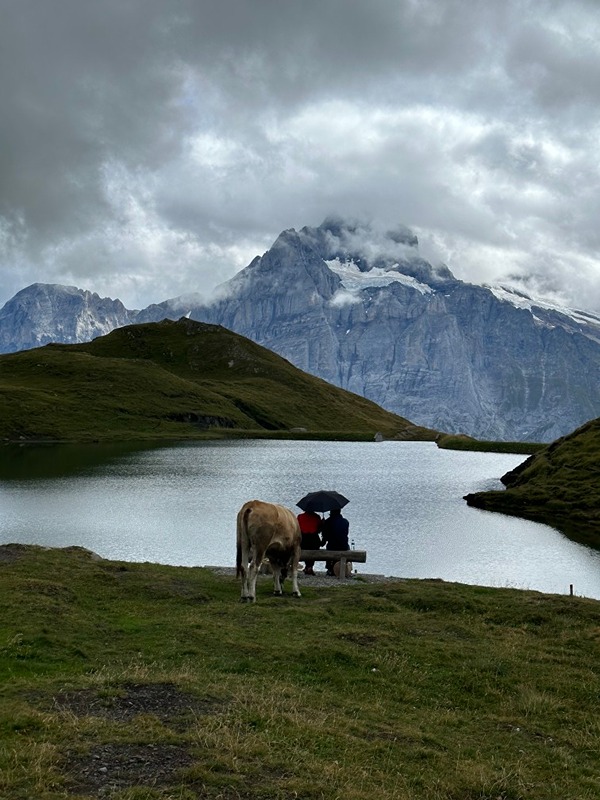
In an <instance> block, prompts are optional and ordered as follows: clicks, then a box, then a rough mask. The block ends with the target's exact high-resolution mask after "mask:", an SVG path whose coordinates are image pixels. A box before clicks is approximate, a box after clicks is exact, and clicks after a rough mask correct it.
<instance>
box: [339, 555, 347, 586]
mask: <svg viewBox="0 0 600 800" xmlns="http://www.w3.org/2000/svg"><path fill="white" fill-rule="evenodd" d="M342 578H344V579H345V578H346V559H345V558H344V556H342V557H341V558H340V571H339V573H338V581H339V580H341V579H342Z"/></svg>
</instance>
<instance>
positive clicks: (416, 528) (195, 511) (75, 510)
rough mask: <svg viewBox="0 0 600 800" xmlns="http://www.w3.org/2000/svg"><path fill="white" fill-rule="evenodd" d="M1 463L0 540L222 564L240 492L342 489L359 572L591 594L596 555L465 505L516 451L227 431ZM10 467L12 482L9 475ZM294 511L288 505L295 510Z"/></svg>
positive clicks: (596, 586) (492, 484)
mask: <svg viewBox="0 0 600 800" xmlns="http://www.w3.org/2000/svg"><path fill="white" fill-rule="evenodd" d="M19 450H20V452H18V453H17V456H16V459H14V460H13V459H12V456H11V466H10V467H8V466H7V465H6V463H4V464H3V465H2V467H1V468H0V477H1V478H2V480H0V541H1V542H9V541H20V542H23V543H37V544H44V545H49V546H66V545H71V544H76V545H82V546H84V547H88V548H90V549H91V550H94V551H96V552H98V553H99V554H100V555H102V556H105V557H107V558H115V559H123V560H131V561H157V562H162V563H169V564H183V565H204V564H215V565H232V564H233V562H234V559H235V516H236V513H237V511H238V509H239V508H240V507H241V505H242V504H243V503H244V502H245V501H246V500H249V499H253V498H259V499H262V500H267V501H271V502H280V503H283V504H284V505H287V506H289V507H291V508H294V506H295V503H296V502H297V500H298V499H300V497H302V496H303V495H304V494H306V493H307V492H309V491H314V490H315V489H321V488H331V489H336V490H337V491H340V492H341V493H342V494H344V495H345V496H346V497H348V498H350V504H349V505H348V506H347V507H346V509H345V514H346V516H347V517H348V519H349V520H350V533H351V538H353V539H354V540H355V542H356V546H357V547H358V548H360V549H366V550H367V551H368V562H367V564H366V565H365V566H361V567H360V569H361V570H362V571H366V572H378V573H383V574H386V575H398V576H406V577H416V578H443V579H445V580H452V581H460V582H463V583H475V584H483V585H492V586H514V587H518V588H533V589H539V590H541V591H548V592H561V593H568V590H569V584H571V583H572V584H574V585H575V591H576V593H579V594H585V595H588V596H591V597H598V598H600V553H598V552H597V551H594V550H592V549H591V548H589V547H585V546H583V545H581V544H578V543H575V542H571V541H569V540H568V539H567V538H566V537H565V536H563V535H562V534H560V533H559V532H558V531H555V530H553V529H552V528H549V527H547V526H545V525H540V524H537V523H535V522H529V521H527V520H521V519H518V518H516V517H507V516H504V515H500V514H494V513H491V512H485V511H480V510H478V509H474V508H469V507H468V506H467V505H466V503H465V502H464V500H463V499H462V497H463V495H464V494H467V493H468V492H473V491H479V490H483V489H494V488H501V484H500V482H499V477H500V476H501V475H502V474H504V473H505V472H507V471H508V470H509V469H513V468H514V467H515V466H516V465H517V464H518V463H520V462H521V461H522V460H523V456H517V455H509V454H494V453H461V452H454V451H450V450H438V449H437V448H436V447H435V445H434V444H432V443H428V442H413V443H408V442H383V443H378V444H375V443H356V442H299V441H295V442H288V441H286V442H274V441H244V442H238V441H235V442H234V441H229V442H201V443H186V444H180V445H176V446H175V445H162V446H160V447H145V446H139V445H131V444H123V445H110V446H100V445H97V446H94V447H92V448H78V447H75V446H68V447H61V448H43V450H39V449H36V450H30V451H28V452H24V450H25V448H20V449H19ZM8 475H10V479H7V477H5V476H8ZM296 510H298V509H296Z"/></svg>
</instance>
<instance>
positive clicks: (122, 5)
mask: <svg viewBox="0 0 600 800" xmlns="http://www.w3.org/2000/svg"><path fill="white" fill-rule="evenodd" d="M599 27H600V11H599V10H598V8H597V6H596V4H595V3H593V2H584V0H565V1H564V2H558V0H556V2H553V1H552V0H539V1H538V0H535V1H534V0H530V1H528V0H507V2H504V3H498V2H495V0H481V2H471V1H470V0H401V1H400V2H398V1H397V0H373V1H372V2H370V3H364V2H363V1H362V0H361V1H360V2H359V1H358V0H303V2H282V0H278V1H277V0H252V1H250V0H221V2H216V1H215V2H212V1H208V0H205V1H204V2H202V1H198V0H172V1H171V2H164V0H160V1H159V0H102V2H81V0H19V2H18V3H17V2H13V1H12V0H0V108H1V110H2V115H1V119H0V268H1V269H2V275H3V280H2V284H1V286H0V294H1V295H2V296H1V298H0V299H2V300H5V299H7V298H8V297H9V296H10V295H11V294H13V293H14V291H16V290H18V289H19V288H21V287H22V286H23V285H25V284H26V283H28V282H31V281H33V280H48V281H56V282H68V283H75V284H77V285H80V286H83V287H85V288H91V289H94V290H96V291H100V292H103V293H109V294H112V295H119V296H120V297H121V298H122V299H123V300H124V301H125V302H127V303H128V304H129V305H138V306H139V305H142V304H145V303H148V302H151V301H157V300H161V299H163V298H164V297H166V296H172V295H174V294H178V293H181V292H184V291H193V290H198V289H203V288H210V287H212V286H214V284H215V283H217V282H219V281H220V280H222V279H224V278H225V277H228V276H229V275H231V274H233V272H234V271H235V270H237V269H239V268H241V267H242V266H244V265H245V264H246V263H247V262H248V261H249V260H250V258H251V257H252V256H253V255H254V254H255V253H261V252H263V251H264V250H265V249H266V248H267V247H268V246H269V244H270V242H271V241H272V239H273V238H274V237H275V236H276V235H277V233H278V232H279V231H280V230H282V229H283V228H287V227H290V226H295V227H299V226H302V225H304V224H315V223H319V222H320V221H321V219H322V218H323V217H324V216H326V215H327V214H329V213H332V212H334V213H340V214H350V215H366V216H368V217H369V218H372V219H380V220H381V223H382V224H383V225H388V224H394V223H397V222H402V223H406V224H408V225H411V226H413V227H415V228H416V229H417V231H418V232H419V234H420V237H421V240H422V242H423V247H424V249H425V251H426V254H427V255H430V256H431V257H439V258H440V259H444V260H446V261H449V262H450V266H451V268H452V269H453V271H454V272H455V273H456V274H457V275H459V276H460V277H464V278H467V279H470V280H474V281H482V280H491V279H493V278H494V277H496V276H503V275H504V276H505V275H507V274H511V275H513V276H516V277H517V278H518V279H520V280H523V281H524V280H529V281H530V282H531V280H533V277H532V276H538V278H536V280H538V284H536V285H541V284H542V283H543V276H544V275H547V276H549V277H548V281H547V282H548V285H549V286H550V284H551V288H552V289H553V291H558V292H563V294H564V296H565V298H566V299H568V300H569V301H570V302H574V303H575V302H579V303H580V304H583V300H585V302H586V303H587V305H588V306H589V305H590V304H593V305H594V306H595V307H596V308H598V307H600V291H599V290H598V289H597V286H598V284H599V283H600V282H598V280H597V278H598V259H597V248H598V244H599V242H598V233H597V231H598V226H597V222H596V220H597V211H598V203H599V201H598V200H597V197H598V192H597V189H598V182H599V176H600V172H599V165H598V159H597V155H596V141H597V136H598V119H597V112H596V108H597V106H598V100H599V98H598V94H599V92H600V89H599V88H598V87H600V81H599V80H598V78H599V77H600V53H599V48H598V44H597V42H598V41H600V37H599V36H598V33H599V32H600V31H599ZM540 276H541V277H540ZM595 292H598V293H597V294H594V293H595Z"/></svg>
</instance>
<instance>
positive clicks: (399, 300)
mask: <svg viewBox="0 0 600 800" xmlns="http://www.w3.org/2000/svg"><path fill="white" fill-rule="evenodd" d="M73 291H77V290H73ZM86 294H89V293H86ZM18 296H19V295H17V296H16V297H18ZM96 297H97V296H96ZM98 299H99V298H98ZM14 300H16V298H14V299H13V301H14ZM13 301H10V302H11V303H13ZM102 302H104V301H102ZM109 302H111V303H112V302H113V301H109ZM114 302H115V303H116V302H118V301H114ZM8 305H9V304H7V306H8ZM7 306H5V309H3V311H2V312H0V344H1V346H2V349H3V350H6V349H10V348H6V347H5V341H6V340H7V338H6V337H5V336H4V335H3V334H2V333H1V331H2V327H3V324H4V323H3V321H2V320H3V319H4V320H6V319H7V316H6V314H5V310H6V308H7ZM124 311H125V310H124ZM61 313H64V314H65V315H67V316H68V314H69V308H68V306H65V307H64V309H63V310H62V311H61ZM125 313H126V314H131V315H133V317H134V319H135V321H138V322H147V321H157V320H161V319H163V318H165V317H168V318H179V317H181V316H190V317H191V318H193V319H197V320H200V321H205V322H212V323H217V324H220V325H223V326H225V327H227V328H230V329H232V330H234V331H236V332H238V333H241V334H243V335H245V336H248V337H249V338H251V339H254V340H255V341H256V342H258V343H259V344H262V345H264V346H266V347H268V348H270V349H272V350H274V351H276V352H277V353H279V354H280V355H283V356H284V357H285V358H287V359H288V360H289V361H291V362H292V363H293V364H295V365H296V366H298V367H300V368H301V369H304V370H306V371H307V372H310V373H313V374H315V375H318V376H320V377H322V378H324V379H325V380H327V381H330V382H331V383H334V384H336V385H338V386H341V387H343V388H344V389H349V390H350V391H353V392H356V393H357V394H361V395H364V396H366V397H368V398H369V399H371V400H374V401H375V402H377V403H379V404H380V405H382V406H384V407H385V408H388V409H390V410H392V411H395V412H396V413H398V414H400V415H402V416H404V417H407V418H408V419H411V420H412V421H414V422H415V423H418V424H422V425H426V426H428V427H432V428H437V429H439V430H445V431H448V432H463V433H468V434H470V435H473V436H477V437H479V438H490V439H507V440H525V441H527V440H531V441H551V440H553V439H556V438H557V437H558V436H562V435H564V434H566V433H569V432H570V431H572V430H574V429H575V428H577V427H578V426H579V425H581V424H582V423H584V422H586V421H587V420H589V419H592V418H594V417H598V416H600V318H597V317H594V316H593V315H591V314H585V313H583V312H573V311H569V310H566V309H557V308H554V307H552V306H550V305H549V304H547V303H544V302H542V301H539V300H538V301H536V300H534V299H532V298H529V297H526V296H525V295H523V294H518V293H516V292H514V291H511V290H510V289H506V288H499V287H485V286H475V285H471V284H466V283H463V282H461V281H459V280H456V279H455V278H454V276H453V275H452V273H451V272H450V271H449V270H448V269H447V268H440V269H434V267H433V266H432V265H431V264H429V263H428V262H427V261H425V260H424V259H423V258H421V257H420V255H419V252H418V242H417V240H416V237H415V236H414V235H413V234H412V233H411V232H410V231H408V230H407V229H405V228H398V229H396V230H392V231H377V230H375V229H374V228H373V227H371V226H366V225H360V224H348V223H346V222H344V221H342V220H338V219H330V220H326V221H325V222H324V223H323V225H321V226H319V227H318V228H302V229H301V230H300V231H295V230H288V231H284V232H283V233H282V234H281V235H280V236H279V237H278V239H277V241H276V242H275V243H274V245H273V246H272V248H271V249H270V250H269V251H268V252H267V253H265V254H264V255H263V256H262V257H257V258H255V259H254V260H253V261H252V263H251V264H249V266H248V267H246V268H245V269H244V270H242V271H241V272H240V273H238V274H237V275H236V276H235V277H234V278H233V279H232V280H231V281H229V282H228V283H227V284H225V285H224V286H223V287H221V291H220V299H219V300H217V301H215V302H214V303H213V304H212V305H209V306H207V305H201V304H199V303H197V302H194V300H193V298H191V299H187V298H186V299H184V298H179V299H177V298H176V299H175V300H171V301H166V302H165V303H161V304H159V305H154V306H150V307H149V308H147V309H144V310H143V311H141V312H139V313H138V314H136V312H126V311H125ZM3 315H4V316H3ZM33 317H35V314H34V315H33ZM115 319H116V318H115ZM128 321H133V319H129V320H128ZM66 322H67V320H66V318H64V319H63V320H62V324H63V327H64V330H63V331H57V332H55V333H54V337H55V339H56V338H58V336H59V335H60V336H63V335H64V334H65V332H66ZM104 324H112V323H111V320H110V318H109V316H108V314H106V313H105V316H104ZM118 324H121V325H122V324H126V322H115V325H113V327H115V326H116V325H118ZM49 327H51V326H50V322H48V323H47V325H46V328H45V335H48V336H52V333H51V332H50V330H49ZM26 328H27V325H26V324H23V326H22V329H23V333H22V341H25V338H26V336H25V332H26ZM37 330H38V334H37V335H38V341H35V342H31V337H29V339H28V340H27V341H28V343H27V344H26V345H25V346H27V347H31V346H34V344H39V343H42V342H41V341H39V330H40V327H39V326H38V328H37ZM73 330H74V328H73V325H72V324H71V326H70V328H69V332H70V335H73ZM102 332H103V333H104V332H106V331H105V330H103V331H102ZM92 335H98V334H97V333H94V334H92ZM8 338H10V341H11V342H12V343H13V344H12V349H20V348H19V347H15V346H14V343H15V342H16V341H17V338H18V337H17V336H16V334H12V335H11V336H10V337H8ZM88 338H90V336H88ZM73 340H74V339H65V338H60V341H73ZM45 341H49V339H46V340H45ZM29 342H31V343H29Z"/></svg>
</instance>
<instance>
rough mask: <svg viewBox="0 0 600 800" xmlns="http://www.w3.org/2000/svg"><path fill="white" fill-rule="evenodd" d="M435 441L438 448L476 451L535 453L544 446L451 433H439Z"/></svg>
mask: <svg viewBox="0 0 600 800" xmlns="http://www.w3.org/2000/svg"><path fill="white" fill-rule="evenodd" d="M435 442H436V444H437V446H438V447H439V448H440V450H470V451H472V452H476V453H537V452H538V451H539V450H542V449H543V448H544V447H546V445H544V444H539V443H537V442H493V441H486V440H482V439H473V438H472V437H471V436H466V435H465V434H452V433H441V434H440V435H439V436H438V437H437V439H436V440H435Z"/></svg>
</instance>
